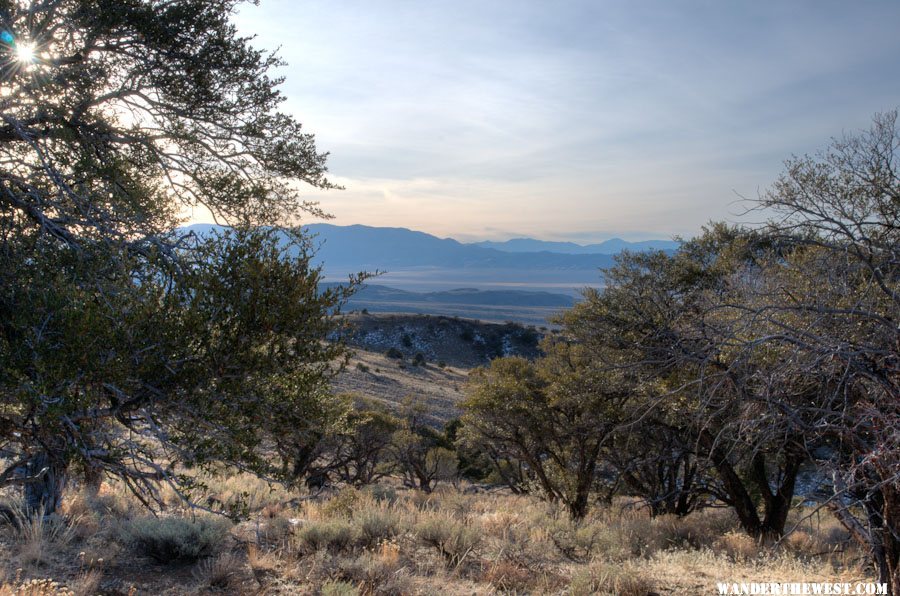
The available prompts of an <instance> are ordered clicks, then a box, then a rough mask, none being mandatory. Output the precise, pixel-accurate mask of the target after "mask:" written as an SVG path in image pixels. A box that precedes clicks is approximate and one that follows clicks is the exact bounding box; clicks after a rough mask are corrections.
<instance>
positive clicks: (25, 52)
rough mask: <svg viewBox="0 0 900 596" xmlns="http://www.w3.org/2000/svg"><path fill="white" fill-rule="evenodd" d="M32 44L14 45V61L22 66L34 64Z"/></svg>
mask: <svg viewBox="0 0 900 596" xmlns="http://www.w3.org/2000/svg"><path fill="white" fill-rule="evenodd" d="M34 58H35V55H34V44H30V43H20V44H17V45H16V60H18V61H19V62H22V63H24V64H30V63H32V62H34Z"/></svg>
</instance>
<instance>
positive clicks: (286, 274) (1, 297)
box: [0, 0, 349, 510]
mask: <svg viewBox="0 0 900 596" xmlns="http://www.w3.org/2000/svg"><path fill="white" fill-rule="evenodd" d="M237 4H238V2H236V1H232V0H173V1H169V0H167V1H161V0H126V1H119V0H115V1H113V0H49V1H40V2H38V1H32V2H27V1H10V0H6V1H0V22H2V24H3V27H4V28H5V29H6V30H8V31H9V32H10V33H11V34H12V36H13V38H14V43H13V44H12V45H10V46H8V47H3V48H0V59H2V61H3V69H2V74H0V76H2V78H3V81H2V83H3V89H4V93H3V94H2V96H0V114H2V119H3V121H2V125H0V455H2V457H3V458H4V459H6V460H7V462H8V465H7V466H6V467H4V468H3V469H2V470H0V485H7V484H12V483H15V484H22V485H24V486H25V490H26V496H28V497H29V501H30V503H31V505H32V506H33V507H35V508H37V507H41V508H43V509H45V510H54V509H55V508H56V506H57V505H58V502H59V498H60V494H61V489H62V486H63V485H64V483H65V478H66V476H67V475H71V474H75V475H78V476H82V477H83V478H85V479H86V480H88V481H89V482H96V481H97V480H98V479H99V478H100V477H102V475H104V474H107V475H115V476H117V477H119V478H122V479H123V480H124V481H125V482H126V483H127V484H128V485H129V486H131V487H132V488H133V489H134V491H135V492H136V493H137V494H138V495H140V496H141V497H142V498H144V499H145V500H146V501H147V502H148V503H151V502H152V501H153V498H154V496H155V495H156V488H155V487H156V485H157V483H158V482H159V481H166V482H168V483H169V484H171V485H172V486H174V487H176V488H177V489H178V490H180V491H182V492H183V494H185V495H187V493H186V492H184V491H185V490H186V489H188V488H189V487H190V480H189V479H188V477H187V476H185V475H184V474H183V473H182V472H183V467H179V466H182V465H187V466H211V465H214V464H216V463H222V462H224V463H226V464H230V465H234V466H238V467H240V468H242V469H248V470H252V471H254V472H257V473H259V474H264V475H267V476H272V477H276V478H279V477H280V478H285V477H288V476H289V475H290V467H289V466H286V465H285V464H284V462H283V461H282V460H283V459H284V458H288V457H293V455H295V454H292V453H290V450H289V449H288V446H286V445H283V444H279V443H278V442H277V439H280V438H282V437H285V436H288V435H292V436H300V435H303V433H304V432H306V430H305V429H308V431H309V432H313V431H314V430H315V429H320V428H324V427H327V425H328V424H331V423H332V421H333V420H334V419H335V417H337V416H339V412H338V410H339V408H337V406H336V405H335V404H334V403H332V402H331V398H330V397H329V395H328V392H327V391H326V384H327V381H328V378H329V377H330V376H331V374H333V372H334V369H335V362H336V359H337V358H338V357H339V356H340V355H341V354H342V349H341V348H340V346H338V345H336V344H329V343H325V342H324V341H323V340H324V339H325V338H326V336H327V335H328V334H329V332H330V331H331V330H332V329H333V328H334V327H335V325H336V322H335V320H334V319H333V318H332V315H333V314H334V313H335V312H336V311H337V309H338V308H339V307H340V304H341V303H342V301H343V300H344V299H345V298H346V296H347V293H348V291H349V290H346V289H338V290H330V291H326V292H319V291H318V281H319V277H320V273H319V271H318V270H317V269H315V268H314V267H312V266H311V264H310V258H311V256H312V255H311V250H310V244H309V241H308V240H307V239H306V238H304V237H303V236H302V235H300V234H299V233H298V232H296V231H291V230H281V229H280V226H286V225H287V226H290V225H295V224H296V223H297V222H298V221H299V217H300V216H301V215H302V214H303V213H304V212H309V211H312V212H316V213H318V208H317V207H316V206H315V205H314V204H310V203H306V202H304V201H303V200H302V199H301V198H300V190H301V185H302V184H306V185H311V186H314V187H319V188H329V187H331V186H332V185H331V184H330V183H329V182H328V180H327V179H326V178H325V171H326V169H325V158H326V156H325V154H323V153H320V152H318V151H317V149H316V147H315V142H314V138H313V137H312V136H311V135H310V134H308V133H306V132H304V131H302V129H301V125H300V123H298V122H297V121H295V120H294V119H293V118H292V117H290V116H288V115H286V114H284V113H281V112H279V111H278V107H279V104H280V103H281V101H282V100H283V98H282V96H281V94H280V93H279V91H278V89H277V86H278V83H279V82H280V81H279V79H277V78H273V76H272V75H271V72H272V69H273V68H274V67H275V66H277V65H278V64H279V61H278V59H277V58H276V57H275V56H273V55H270V54H266V53H264V52H261V51H259V50H256V49H254V48H253V47H252V46H251V45H250V43H249V41H250V40H249V39H247V38H242V37H240V36H239V35H238V34H237V32H236V30H235V28H234V26H233V25H232V24H231V20H230V17H231V15H232V14H233V12H234V10H235V9H236V6H237ZM25 45H28V46H32V47H33V56H34V59H33V60H24V59H22V56H24V55H25V54H23V53H21V52H17V51H16V48H17V47H22V46H25ZM195 207H196V208H201V209H206V210H208V211H209V213H211V214H212V215H213V216H214V217H216V218H217V219H218V220H219V221H222V222H224V223H228V224H231V225H232V226H234V229H233V230H231V231H225V232H223V233H220V234H208V235H204V236H199V237H198V236H195V235H193V234H189V233H185V232H179V231H173V230H175V229H176V226H177V225H178V223H179V222H180V221H181V214H183V213H185V212H186V210H188V209H191V208H195ZM273 445H275V446H277V447H279V449H277V451H278V454H279V455H280V456H281V458H282V460H279V457H275V458H274V459H272V458H269V457H265V456H264V453H267V452H268V451H269V448H270V447H272V446H273Z"/></svg>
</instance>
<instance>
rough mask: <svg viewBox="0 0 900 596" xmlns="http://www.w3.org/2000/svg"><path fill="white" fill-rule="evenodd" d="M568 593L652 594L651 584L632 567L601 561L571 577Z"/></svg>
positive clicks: (630, 595) (633, 595) (585, 594)
mask: <svg viewBox="0 0 900 596" xmlns="http://www.w3.org/2000/svg"><path fill="white" fill-rule="evenodd" d="M569 591H570V592H569V593H570V594H573V595H578V596H581V595H584V596H588V595H590V594H615V595H616V596H649V595H650V594H654V593H655V592H654V589H653V584H652V583H650V581H648V580H646V579H644V578H643V577H641V576H640V575H638V574H637V573H636V571H635V570H634V569H632V568H628V569H624V568H622V567H619V566H615V565H610V564H609V563H601V564H596V565H592V566H591V567H589V568H588V569H587V570H585V571H582V572H580V573H578V574H577V575H576V576H575V577H574V578H572V583H571V584H570V585H569Z"/></svg>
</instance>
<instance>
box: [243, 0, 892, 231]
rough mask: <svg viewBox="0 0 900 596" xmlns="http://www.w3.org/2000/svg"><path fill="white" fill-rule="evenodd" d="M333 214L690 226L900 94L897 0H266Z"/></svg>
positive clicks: (291, 105)
mask: <svg viewBox="0 0 900 596" xmlns="http://www.w3.org/2000/svg"><path fill="white" fill-rule="evenodd" d="M235 22H236V23H237V26H238V28H239V30H240V31H241V32H242V33H244V34H255V35H256V36H257V37H256V40H255V41H254V44H255V45H256V46H257V47H262V48H266V49H276V48H277V49H278V54H279V56H280V57H281V58H282V59H283V60H284V61H285V62H286V63H287V66H285V67H283V68H281V69H280V71H279V74H281V75H283V76H284V77H285V82H284V84H283V86H282V91H283V92H284V94H285V95H286V97H287V101H286V102H285V109H286V110H287V111H289V112H290V113H292V114H293V115H295V116H296V117H297V118H298V119H299V120H300V121H301V122H303V124H304V127H305V129H306V130H307V131H309V132H312V133H314V134H315V135H316V140H317V145H318V147H319V148H320V150H324V151H329V152H330V154H331V156H330V158H329V170H330V174H331V176H330V178H331V179H332V180H333V181H334V182H337V183H339V184H341V185H343V186H344V187H345V190H340V191H327V192H322V191H316V190H315V189H310V192H307V195H306V196H307V198H309V199H312V200H318V201H320V202H321V206H322V207H323V208H324V209H325V210H326V211H328V212H329V213H331V214H332V215H333V216H334V219H333V220H332V223H335V224H338V225H349V224H366V225H373V226H393V227H406V228H410V229H415V230H421V231H424V232H428V233H431V234H435V235H437V236H441V237H453V238H456V239H459V240H463V241H475V240H486V239H490V240H503V239H507V238H512V237H520V236H531V237H536V238H542V239H547V240H571V241H576V242H582V243H587V242H596V241H601V240H604V239H607V238H610V237H615V236H617V237H621V238H626V239H632V240H637V239H648V238H669V237H672V236H673V235H680V236H685V237H689V236H691V235H693V234H696V233H697V232H698V231H699V230H700V228H701V226H702V225H703V224H705V223H707V222H709V221H711V220H723V219H724V220H728V221H735V222H736V221H750V220H748V219H747V218H746V217H745V216H742V212H743V211H744V210H745V209H746V207H747V203H746V202H745V201H744V200H742V197H743V198H747V199H752V198H754V197H757V196H758V195H759V193H761V192H763V191H764V190H765V189H766V188H767V187H768V186H770V185H771V184H772V182H773V181H774V180H775V179H776V178H777V176H778V174H779V173H780V172H781V171H782V169H783V162H784V160H785V159H787V158H789V157H790V156H791V155H803V154H806V153H814V152H815V151H817V150H819V149H822V148H824V147H825V146H826V145H827V143H828V142H829V139H830V138H832V137H836V136H840V135H842V134H844V133H853V132H856V131H859V130H861V129H864V128H867V127H868V125H869V123H870V122H871V117H872V115H873V114H875V113H876V112H882V111H886V110H890V109H894V108H897V107H898V106H900V35H898V33H897V27H898V24H900V2H896V1H888V0H885V1H868V0H861V1H855V2H843V1H841V2H837V1H835V2H831V1H827V0H791V1H789V2H788V1H785V2H781V1H774V0H772V1H768V2H761V1H757V2H750V1H747V2H737V1H734V2H730V1H719V0H709V1H700V0H684V1H677V2H674V1H668V0H665V1H664V0H659V1H656V2H649V1H641V0H628V1H616V0H609V1H606V0H604V1H600V0H595V1H575V0H559V1H553V2H549V1H545V0H515V1H512V0H509V1H507V0H480V1H469V0H453V1H452V2H450V1H445V0H434V1H415V0H375V1H373V0H330V1H328V2H321V1H317V2H307V1H297V0H262V1H261V2H260V5H259V6H253V5H248V6H245V7H243V8H241V9H240V11H239V13H238V14H237V15H236V16H235Z"/></svg>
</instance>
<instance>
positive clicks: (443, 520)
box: [414, 515, 481, 566]
mask: <svg viewBox="0 0 900 596" xmlns="http://www.w3.org/2000/svg"><path fill="white" fill-rule="evenodd" d="M414 531H415V534H416V536H417V537H418V538H419V540H421V541H422V542H423V543H424V544H426V545H428V546H431V547H432V548H435V549H436V550H437V551H438V552H439V553H440V554H441V556H442V557H444V559H446V561H447V563H449V564H450V565H453V566H456V565H459V564H460V563H462V562H463V560H465V558H466V557H467V556H468V555H469V554H471V553H472V552H473V551H474V550H475V549H476V548H478V546H479V544H480V543H481V535H480V534H479V533H478V531H477V530H476V529H474V528H471V527H469V526H467V525H465V524H463V523H462V522H460V521H458V520H456V519H453V518H452V517H446V516H438V515H431V516H428V517H426V518H425V519H423V520H421V521H419V523H417V524H416V526H415V530H414Z"/></svg>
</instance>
